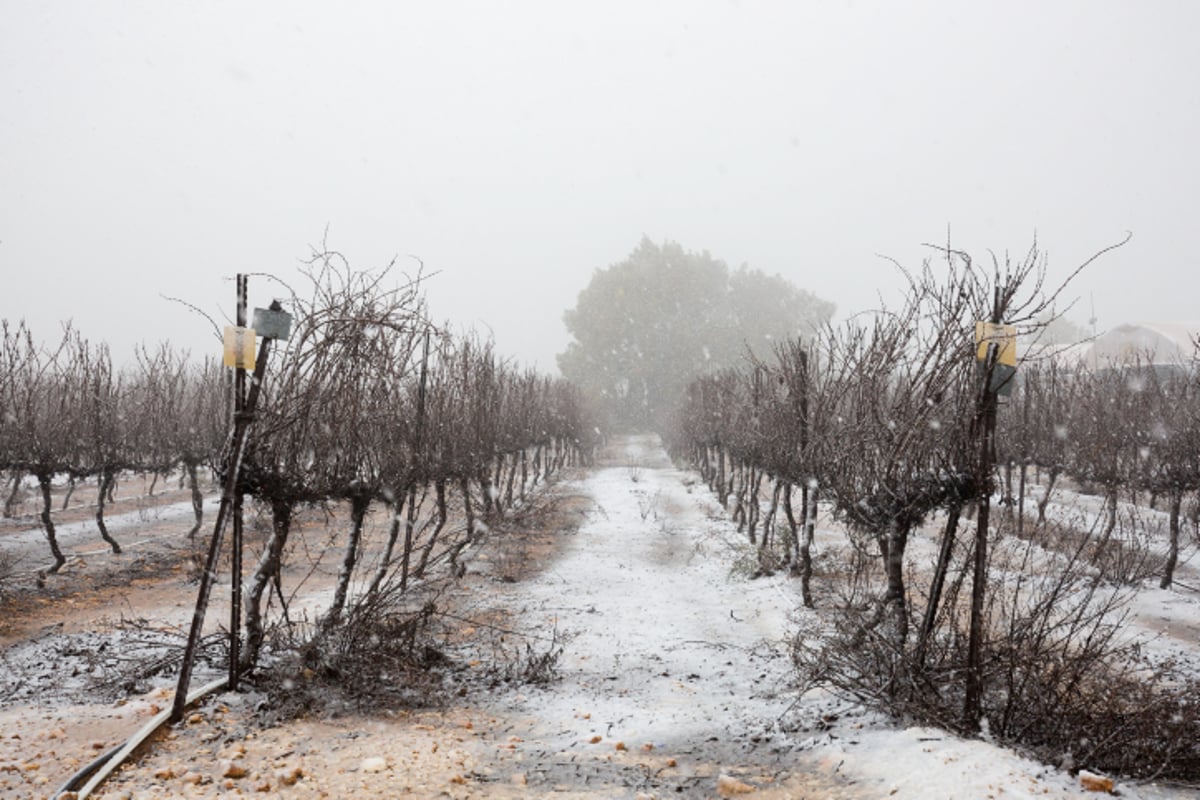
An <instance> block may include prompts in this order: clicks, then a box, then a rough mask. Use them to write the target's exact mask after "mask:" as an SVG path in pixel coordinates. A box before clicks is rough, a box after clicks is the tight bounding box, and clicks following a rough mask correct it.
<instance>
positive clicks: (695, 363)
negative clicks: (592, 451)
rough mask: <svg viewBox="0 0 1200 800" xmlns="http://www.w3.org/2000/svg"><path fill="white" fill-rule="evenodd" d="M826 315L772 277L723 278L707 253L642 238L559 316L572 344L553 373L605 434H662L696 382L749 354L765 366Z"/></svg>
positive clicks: (821, 305)
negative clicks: (582, 397) (588, 402)
mask: <svg viewBox="0 0 1200 800" xmlns="http://www.w3.org/2000/svg"><path fill="white" fill-rule="evenodd" d="M833 310H834V306H833V304H832V303H830V302H827V301H825V300H822V299H820V298H818V297H816V296H815V295H813V294H812V293H810V292H807V291H805V290H803V289H799V288H797V287H796V286H794V285H793V284H791V283H790V282H788V281H787V280H785V279H784V278H782V277H780V276H779V275H767V274H765V273H763V272H761V271H759V270H752V269H749V268H747V267H744V266H743V267H740V268H739V269H737V270H733V271H731V270H730V269H729V268H728V267H727V266H726V265H725V263H724V262H723V261H720V260H718V259H715V258H713V257H712V256H711V255H709V254H708V253H707V252H699V253H696V252H690V251H687V250H684V249H683V248H682V247H681V246H679V245H678V244H676V243H674V242H665V243H663V244H662V245H657V244H655V243H654V242H651V241H650V240H649V239H648V238H643V239H642V241H641V243H640V244H638V246H637V248H635V249H634V251H633V252H632V253H630V255H629V257H628V258H626V259H625V260H624V261H622V262H620V263H617V264H613V265H612V266H610V267H608V268H607V269H598V270H596V272H595V273H594V274H593V276H592V280H591V283H589V284H588V286H587V288H585V289H584V290H583V291H582V292H580V294H579V299H578V302H577V303H576V305H575V308H573V309H570V310H569V311H567V312H566V314H565V315H564V321H565V323H566V326H567V330H568V331H569V332H570V333H571V335H572V336H573V337H574V341H572V342H571V343H570V344H569V345H568V346H567V349H566V351H564V352H563V353H561V354H560V355H559V357H558V366H559V368H560V369H561V370H562V372H563V375H565V376H566V377H567V379H568V380H570V381H572V382H573V383H575V384H576V385H577V386H579V387H580V388H581V389H582V390H583V391H584V392H585V394H587V395H589V396H590V398H591V399H592V401H593V403H594V405H595V408H597V410H599V411H601V412H602V413H606V414H607V416H608V422H609V423H610V424H612V425H615V426H618V427H621V428H629V429H662V428H664V427H665V426H666V425H667V424H669V422H670V417H671V414H672V412H673V411H674V410H675V409H676V408H677V407H678V406H679V405H680V402H681V400H682V398H683V393H684V389H685V387H686V386H687V385H688V384H689V383H690V382H691V381H692V380H693V379H694V378H695V377H697V376H698V375H702V374H705V373H708V372H713V371H716V370H719V369H722V368H724V367H729V366H734V365H736V364H739V363H741V362H742V359H743V358H744V357H745V356H746V355H747V353H748V351H749V352H751V353H757V354H761V355H763V356H767V355H769V354H771V353H772V351H773V348H774V346H775V345H776V344H777V343H779V342H782V341H786V340H788V339H793V338H795V337H796V336H798V335H802V336H808V335H810V334H811V333H813V332H814V331H815V330H816V329H817V328H819V327H820V326H822V325H823V324H824V323H826V322H828V320H829V319H830V317H831V316H832V315H833Z"/></svg>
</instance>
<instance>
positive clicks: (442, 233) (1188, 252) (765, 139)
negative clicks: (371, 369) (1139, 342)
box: [0, 0, 1200, 370]
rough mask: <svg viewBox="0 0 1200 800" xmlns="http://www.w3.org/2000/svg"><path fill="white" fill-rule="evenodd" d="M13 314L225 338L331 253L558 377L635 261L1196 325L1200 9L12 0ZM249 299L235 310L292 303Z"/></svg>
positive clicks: (3, 239) (1, 82)
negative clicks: (1012, 276)
mask: <svg viewBox="0 0 1200 800" xmlns="http://www.w3.org/2000/svg"><path fill="white" fill-rule="evenodd" d="M0 15H2V17H0V18H2V19H3V20H4V22H3V25H0V104H2V105H0V318H7V319H10V320H15V319H18V318H22V317H24V318H25V319H26V320H27V321H28V322H29V323H30V324H31V325H33V326H34V328H35V332H39V333H42V334H43V335H45V336H53V335H55V332H56V330H57V327H58V322H59V321H60V320H62V319H66V318H73V319H74V320H75V322H76V324H77V326H78V327H79V328H81V329H82V330H83V332H84V333H85V334H86V335H87V336H88V337H89V338H93V339H98V340H107V341H108V342H109V343H110V344H111V345H112V346H113V348H114V351H115V352H116V353H117V354H118V356H121V354H123V353H126V352H128V351H130V350H131V349H132V346H133V344H134V343H135V342H137V341H142V340H144V341H148V342H156V341H159V340H161V339H170V340H171V341H173V342H176V343H178V344H181V345H183V346H186V347H190V348H192V350H193V352H194V353H198V352H201V351H210V352H213V353H214V354H215V353H216V346H215V344H214V343H212V342H210V341H209V339H208V338H207V337H208V328H207V323H205V322H203V321H202V320H201V319H199V318H198V317H196V316H195V315H192V314H190V313H188V312H186V311H184V310H182V309H181V308H180V307H179V306H177V305H174V304H171V303H168V302H166V301H164V300H162V299H161V297H160V295H170V296H176V297H181V298H185V299H187V300H188V301H190V302H192V303H195V304H196V305H199V306H202V307H204V308H205V309H206V310H209V311H210V312H211V313H213V314H218V313H220V312H221V311H222V310H223V309H225V308H226V307H228V306H231V305H232V297H233V284H232V281H231V280H228V279H229V278H231V276H233V275H234V274H235V273H236V272H238V271H249V272H260V271H261V272H272V273H275V274H277V275H279V276H280V277H283V278H285V279H287V280H293V279H294V277H295V275H296V264H297V263H298V261H299V260H300V259H302V258H304V257H306V256H307V254H308V253H309V246H310V245H316V244H319V243H320V241H321V239H322V237H324V236H325V235H326V234H325V231H326V229H327V228H328V244H329V245H330V246H331V247H332V248H334V249H337V250H339V251H341V252H343V253H344V254H345V255H346V256H347V257H348V258H349V259H350V261H351V263H352V264H354V265H355V266H357V267H361V268H372V267H379V266H382V265H383V264H386V263H387V262H388V261H390V260H391V259H392V258H393V257H398V258H399V259H400V261H401V266H404V267H408V266H409V265H412V264H413V263H414V262H412V261H410V260H408V255H409V254H414V255H416V256H419V257H420V258H421V259H422V260H423V261H424V262H425V265H426V268H427V269H428V270H430V271H436V272H438V273H439V274H438V275H437V276H436V277H435V278H433V279H432V280H431V281H430V282H429V283H428V286H427V294H428V297H429V301H430V304H431V307H432V312H433V316H434V317H435V318H437V319H439V320H449V321H451V322H452V323H453V325H455V326H458V327H472V326H473V327H478V328H480V329H481V330H484V331H486V330H488V329H490V330H491V331H492V332H493V333H494V335H495V339H496V343H497V347H498V350H499V351H500V352H501V353H503V354H507V355H511V356H513V357H515V358H517V359H520V360H521V361H523V362H525V363H527V364H535V363H536V365H538V366H539V367H541V368H542V369H545V370H553V369H554V368H555V367H554V355H555V353H557V352H559V351H561V350H562V349H563V347H564V346H565V344H566V342H567V333H566V330H565V328H564V326H563V324H562V312H563V310H564V309H566V308H568V307H570V306H572V305H574V303H575V299H576V296H577V294H578V292H579V291H580V290H582V289H583V288H584V287H585V286H586V284H587V282H588V280H589V279H590V277H591V274H592V272H593V270H594V269H596V268H602V267H605V266H608V265H609V264H612V263H614V262H617V261H620V260H622V259H624V258H625V256H626V255H628V254H629V252H630V251H631V250H633V248H634V247H635V246H636V245H637V243H638V241H639V240H640V238H641V237H642V235H643V234H644V235H647V236H649V237H650V238H651V239H653V240H654V241H656V242H661V241H663V240H664V239H671V240H674V241H677V242H679V243H680V244H681V245H683V246H684V247H685V248H688V249H691V250H708V251H709V252H710V253H712V254H713V255H714V256H716V257H718V258H721V259H723V260H725V261H726V262H728V263H729V264H730V265H731V266H738V265H740V264H742V263H747V264H749V265H750V266H751V267H755V268H759V269H762V270H764V271H767V272H770V273H775V272H778V273H781V274H782V275H784V276H785V277H787V278H789V279H790V280H792V281H793V282H795V283H796V284H797V285H799V286H801V287H803V288H807V289H810V290H812V291H814V292H816V293H817V294H818V295H820V296H822V297H824V298H826V299H829V300H832V301H834V302H836V303H837V304H838V316H839V317H845V316H846V315H847V314H849V313H852V312H855V311H859V310H863V309H866V308H869V307H872V306H874V305H876V304H877V298H878V297H879V295H880V293H882V294H883V295H884V296H885V297H888V296H892V295H893V293H894V292H895V291H896V288H897V287H898V286H899V285H900V280H899V276H898V275H897V273H896V271H895V268H894V267H893V266H892V265H891V264H890V263H889V262H888V261H886V260H885V259H882V258H880V255H881V254H882V255H886V256H890V257H893V258H895V259H897V260H899V261H900V262H902V263H904V264H907V265H911V266H917V265H919V264H920V261H921V259H922V258H923V257H924V256H925V255H927V254H928V251H927V250H925V249H924V248H922V247H921V243H922V242H930V241H933V242H944V241H945V240H946V236H947V230H948V229H949V231H950V232H951V235H952V241H953V243H954V244H955V246H957V247H959V248H961V249H965V250H968V251H971V252H972V253H973V254H975V255H976V257H977V258H979V257H984V256H986V250H987V249H988V248H991V249H993V250H995V251H997V252H998V253H999V254H1001V255H1002V254H1003V251H1004V250H1005V249H1008V250H1010V251H1012V252H1014V253H1015V254H1017V255H1023V254H1024V252H1025V250H1027V249H1028V247H1029V245H1030V244H1031V242H1032V240H1033V237H1034V235H1035V233H1036V235H1037V237H1038V240H1039V242H1040V244H1041V245H1042V247H1043V248H1044V249H1045V250H1046V251H1047V252H1048V254H1049V263H1050V266H1051V275H1052V277H1062V276H1065V275H1066V274H1067V273H1068V272H1069V271H1070V270H1071V269H1072V268H1073V267H1074V266H1075V265H1076V264H1078V263H1079V262H1081V261H1082V260H1084V259H1086V258H1087V257H1088V256H1089V255H1090V254H1091V253H1092V252H1094V251H1096V250H1098V249H1100V248H1102V247H1104V246H1106V245H1108V244H1111V243H1113V242H1115V241H1118V240H1120V239H1121V238H1122V237H1123V236H1124V235H1125V232H1126V231H1127V230H1129V231H1133V234H1134V238H1133V240H1132V241H1131V242H1130V243H1129V244H1128V245H1127V246H1126V247H1124V248H1123V249H1121V250H1120V251H1118V252H1116V253H1113V254H1110V255H1108V256H1106V257H1104V258H1103V259H1102V260H1100V261H1099V262H1098V263H1096V264H1095V265H1093V266H1092V267H1090V268H1089V269H1088V270H1087V271H1086V272H1085V273H1084V274H1083V275H1082V276H1081V277H1080V278H1079V279H1078V280H1077V281H1076V283H1075V284H1073V289H1072V290H1071V291H1070V292H1069V294H1070V296H1072V297H1076V296H1077V297H1081V298H1082V300H1081V304H1080V306H1078V307H1077V308H1076V309H1075V310H1074V311H1072V312H1071V313H1070V314H1069V315H1068V316H1069V317H1071V318H1072V319H1074V320H1075V321H1077V322H1086V321H1087V319H1088V317H1089V316H1090V315H1091V305H1092V302H1093V298H1094V305H1095V313H1096V316H1097V317H1098V319H1099V327H1100V328H1101V329H1103V328H1104V327H1106V326H1111V325H1116V324H1120V323H1122V322H1127V321H1132V320H1176V321H1183V320H1193V319H1200V312H1197V311H1196V310H1195V303H1196V302H1197V300H1196V297H1195V295H1196V289H1197V288H1198V286H1200V280H1197V278H1196V277H1195V276H1196V260H1197V259H1196V254H1197V253H1198V252H1200V241H1198V239H1200V233H1198V231H1200V225H1197V220H1200V192H1198V187H1200V166H1198V165H1200V159H1198V158H1197V156H1196V154H1195V150H1196V147H1197V145H1198V143H1200V47H1197V46H1196V45H1195V43H1194V42H1193V41H1190V39H1191V38H1192V37H1193V36H1194V32H1195V31H1196V30H1197V29H1200V4H1196V3H1192V2H1186V1H1182V2H1148V3H1134V2H1096V1H1084V2H1051V3H1043V2H1024V3H1023V2H1016V3H1013V2H1003V3H1001V2H996V3H969V4H968V3H960V2H911V1H906V2H904V3H892V2H879V3H858V2H856V3H832V2H831V3H816V2H805V3H794V2H779V3H766V2H762V3H759V2H740V3H739V2H685V1H682V0H681V1H680V2H659V3H633V2H629V3H625V2H611V0H610V1H609V2H604V3H589V4H583V3H561V2H549V1H547V2H515V3H488V2H477V3H463V2H446V3H441V2H439V3H417V2H407V3H399V2H377V3H369V2H358V3H339V4H333V3H310V2H278V3H274V2H273V3H265V2H253V3H243V2H218V3H213V2H206V3H180V2H160V1H159V0H155V1H154V2H140V3H137V2H103V1H100V2H55V3H33V2H24V1H23V0H0ZM278 293H279V292H278V290H273V289H272V288H271V287H270V286H268V285H267V284H266V282H265V281H261V280H258V281H253V280H252V283H251V301H252V303H253V304H256V305H266V303H267V302H269V301H270V299H271V297H272V296H274V295H276V294H278Z"/></svg>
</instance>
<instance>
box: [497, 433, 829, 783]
mask: <svg viewBox="0 0 1200 800" xmlns="http://www.w3.org/2000/svg"><path fill="white" fill-rule="evenodd" d="M692 480H694V478H693V477H692V476H689V475H688V474H686V473H681V472H678V471H676V470H674V469H673V468H672V467H671V465H670V463H669V461H668V460H667V459H666V456H665V454H664V453H663V451H662V449H661V447H660V446H659V445H658V443H657V440H656V439H653V438H634V439H629V440H626V441H625V442H624V443H623V445H622V447H621V448H619V449H618V450H617V451H616V452H613V453H611V454H610V460H609V462H608V463H607V464H606V465H605V466H603V467H601V468H600V469H597V470H596V471H594V472H593V473H592V474H590V475H589V476H588V477H587V479H586V481H585V482H583V484H582V490H583V492H584V493H585V494H587V495H589V496H591V498H592V499H593V502H594V504H595V505H594V508H593V509H592V511H591V513H590V514H589V516H588V519H587V522H586V523H585V524H584V525H583V526H582V527H581V528H580V529H579V531H578V533H577V534H576V535H575V536H573V537H572V539H571V541H570V542H569V544H568V545H567V547H566V551H565V552H564V553H563V555H562V557H561V558H560V559H559V560H558V561H556V563H555V564H554V565H553V566H552V567H550V568H549V569H548V570H546V571H545V572H544V573H542V574H541V575H540V576H539V577H538V578H537V579H535V580H533V581H529V582H524V583H521V584H519V585H515V586H513V587H511V591H509V592H508V593H507V596H505V597H502V598H499V602H501V603H503V604H506V605H509V606H510V607H511V608H512V609H513V610H514V612H515V613H516V616H517V618H519V619H524V620H532V621H534V622H535V623H536V624H538V625H539V627H540V628H541V629H542V630H543V631H545V632H546V634H547V635H557V636H558V637H559V640H560V641H561V642H562V647H563V654H562V657H561V659H560V663H559V673H560V676H561V677H560V680H558V681H557V682H555V683H552V684H550V685H547V686H545V687H543V688H538V687H522V688H521V689H519V690H516V691H513V692H510V693H507V694H504V695H501V696H498V697H496V698H495V702H494V703H491V704H489V706H488V710H489V711H490V712H491V713H494V714H496V715H497V716H498V717H499V718H501V719H502V720H504V725H505V730H506V731H508V732H510V735H511V736H513V737H516V738H515V739H513V742H512V743H513V747H512V750H511V753H510V755H509V756H508V759H507V762H506V763H505V764H501V765H496V767H495V768H494V771H495V772H496V773H498V774H501V775H502V774H503V773H505V772H508V773H510V774H516V775H520V776H521V777H520V778H519V780H523V781H526V782H527V783H528V786H529V789H530V792H531V793H533V794H535V795H536V794H551V793H553V794H554V796H556V797H559V796H562V797H571V796H580V797H585V796H586V797H593V796H594V797H635V796H638V794H639V793H641V794H642V795H643V796H646V795H655V796H688V797H709V796H716V795H717V793H718V788H719V787H718V780H719V779H720V776H722V775H724V776H726V777H727V778H728V779H732V780H727V781H725V784H726V785H728V786H730V787H732V786H733V781H737V782H740V783H742V784H744V785H745V786H746V787H754V788H755V789H756V790H757V791H756V793H755V796H757V797H801V796H804V797H835V796H850V794H849V789H848V788H846V787H844V786H842V785H840V782H839V781H837V780H836V779H831V778H829V777H820V778H818V777H814V775H813V773H814V772H819V771H820V770H821V767H820V765H818V764H817V763H815V759H810V758H806V757H805V755H804V754H803V753H802V752H801V750H800V747H799V745H798V742H797V741H795V740H794V739H793V737H791V736H789V735H788V734H787V733H785V732H783V730H782V729H781V727H782V726H781V720H782V719H783V718H785V717H786V716H787V712H788V709H789V705H790V704H791V703H792V701H793V700H794V699H795V695H794V693H793V691H792V686H791V681H790V677H789V676H790V661H789V658H788V653H787V644H786V642H785V641H784V639H785V636H786V634H787V630H788V624H787V619H788V614H789V612H790V610H791V609H792V608H794V607H795V606H796V604H797V603H798V597H797V595H796V593H795V591H794V587H793V586H792V585H791V583H789V582H788V581H787V580H786V579H784V578H771V579H760V580H748V579H747V578H746V577H745V573H746V572H748V571H749V569H748V567H749V564H750V563H752V562H750V561H749V553H748V552H747V549H746V546H745V545H744V544H743V543H744V541H745V538H744V536H741V535H739V534H737V533H736V531H734V530H732V528H731V527H730V526H729V524H728V523H727V522H725V521H724V514H723V512H720V510H719V507H717V506H715V504H714V503H713V501H712V500H711V499H710V496H709V495H708V493H707V492H706V491H702V490H701V489H700V487H698V486H693V485H692ZM731 570H732V573H731ZM739 572H741V573H742V574H741V575H739ZM505 767H507V768H505Z"/></svg>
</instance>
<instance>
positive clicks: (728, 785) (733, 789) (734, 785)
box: [717, 775, 754, 797]
mask: <svg viewBox="0 0 1200 800" xmlns="http://www.w3.org/2000/svg"><path fill="white" fill-rule="evenodd" d="M753 791H754V787H753V786H751V785H750V784H748V783H742V782H741V781H739V780H738V779H737V778H732V777H730V776H728V775H719V776H717V793H718V794H720V795H721V796H722V797H732V796H733V795H737V794H750V793H751V792H753Z"/></svg>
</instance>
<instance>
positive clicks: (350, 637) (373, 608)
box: [257, 585, 450, 719]
mask: <svg viewBox="0 0 1200 800" xmlns="http://www.w3.org/2000/svg"><path fill="white" fill-rule="evenodd" d="M422 595H423V596H422ZM436 600H437V597H436V596H434V595H432V594H431V593H424V594H423V593H421V592H417V591H413V590H409V591H408V592H403V593H402V592H401V591H400V590H399V587H398V585H385V586H384V587H383V588H382V589H381V590H380V591H379V592H377V593H374V594H369V593H367V594H362V595H359V596H358V597H356V598H355V599H354V600H353V601H352V602H351V603H349V604H348V605H347V607H346V609H345V611H344V612H343V615H342V617H341V619H340V621H339V622H338V624H336V625H332V626H323V625H320V624H309V623H307V622H291V623H287V622H280V623H278V624H277V625H275V626H274V627H273V628H272V631H271V634H270V648H269V650H270V653H271V657H269V658H268V659H267V663H266V664H265V668H264V669H263V670H262V671H261V672H260V674H259V675H258V677H257V682H258V683H259V685H260V686H261V688H263V689H265V690H266V692H267V696H268V701H269V702H268V705H269V707H270V712H271V715H272V716H275V717H278V718H282V719H287V718H293V717H298V716H303V715H306V714H309V713H338V712H340V711H343V710H355V711H363V710H379V709H385V708H393V707H410V706H418V707H419V706H428V705H431V704H436V703H437V702H439V700H440V699H441V698H440V689H441V686H442V672H441V670H440V669H439V668H440V667H445V666H448V665H449V663H450V662H449V659H447V658H446V656H445V655H444V654H443V653H442V651H441V650H440V649H439V647H438V646H437V642H438V641H439V628H438V625H437V621H438V607H437V603H436Z"/></svg>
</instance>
